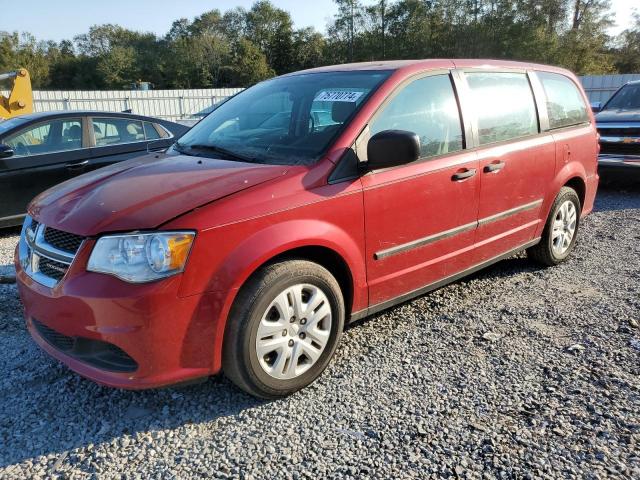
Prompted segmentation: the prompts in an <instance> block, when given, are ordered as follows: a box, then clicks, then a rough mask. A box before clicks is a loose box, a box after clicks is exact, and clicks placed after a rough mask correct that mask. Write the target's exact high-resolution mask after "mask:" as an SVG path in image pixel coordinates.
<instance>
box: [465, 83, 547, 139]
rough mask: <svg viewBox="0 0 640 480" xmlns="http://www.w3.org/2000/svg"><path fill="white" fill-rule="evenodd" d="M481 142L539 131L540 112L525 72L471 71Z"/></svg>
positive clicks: (473, 97)
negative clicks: (537, 110)
mask: <svg viewBox="0 0 640 480" xmlns="http://www.w3.org/2000/svg"><path fill="white" fill-rule="evenodd" d="M465 76H466V78H467V83H468V84H469V88H470V89H471V104H472V107H473V108H474V110H475V114H476V118H477V120H478V137H479V138H478V141H479V143H480V145H487V144H489V143H495V142H502V141H505V140H511V139H514V138H520V137H526V136H528V135H533V134H536V133H538V114H537V112H536V105H535V102H534V99H533V92H532V91H531V86H530V85H529V79H528V78H527V75H526V74H524V73H511V72H468V73H466V75H465Z"/></svg>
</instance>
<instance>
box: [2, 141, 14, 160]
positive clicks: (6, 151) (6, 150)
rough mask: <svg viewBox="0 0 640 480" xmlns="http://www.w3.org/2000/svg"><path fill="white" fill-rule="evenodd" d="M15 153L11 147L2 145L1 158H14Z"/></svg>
mask: <svg viewBox="0 0 640 480" xmlns="http://www.w3.org/2000/svg"><path fill="white" fill-rule="evenodd" d="M13 153H14V152H13V148H11V147H10V146H9V145H5V144H4V143H2V144H0V158H9V157H13Z"/></svg>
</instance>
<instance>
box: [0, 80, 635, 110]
mask: <svg viewBox="0 0 640 480" xmlns="http://www.w3.org/2000/svg"><path fill="white" fill-rule="evenodd" d="M630 80H640V74H628V75H588V76H584V77H580V81H581V82H582V85H583V87H584V89H585V91H586V92H587V95H588V97H589V101H591V102H605V101H606V100H607V99H608V98H609V97H610V96H611V95H612V94H613V93H614V92H615V91H616V90H617V89H618V88H619V87H621V86H622V85H624V84H625V83H626V82H628V81H630ZM241 90H242V88H206V89H194V90H147V91H138V90H103V91H98V90H77V91H74V90H69V91H64V90H63V91H54V90H35V91H34V92H33V100H34V108H35V111H36V112H48V111H52V110H105V111H111V112H121V111H124V110H131V112H132V113H137V114H140V115H149V116H151V117H158V118H164V119H166V120H173V121H179V120H191V119H198V118H200V117H201V116H202V114H205V113H208V112H209V111H210V110H211V108H212V107H213V106H214V105H217V104H218V103H220V102H221V101H223V100H224V99H225V98H228V97H230V96H231V95H235V94H236V93H238V92H240V91H241ZM0 93H2V94H4V95H7V94H8V92H0Z"/></svg>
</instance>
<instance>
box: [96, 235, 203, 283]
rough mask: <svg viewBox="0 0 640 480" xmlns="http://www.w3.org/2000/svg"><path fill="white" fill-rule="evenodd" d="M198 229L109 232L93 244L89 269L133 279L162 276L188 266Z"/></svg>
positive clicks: (126, 279) (141, 281)
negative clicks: (121, 233) (188, 258)
mask: <svg viewBox="0 0 640 480" xmlns="http://www.w3.org/2000/svg"><path fill="white" fill-rule="evenodd" d="M194 237H195V233H194V232H154V233H131V234H126V235H105V236H104V237H100V238H99V239H98V241H97V242H96V244H95V246H94V247H93V251H92V252H91V257H90V258H89V264H88V266H87V270H89V271H91V272H100V273H107V274H110V275H114V276H116V277H118V278H120V279H122V280H125V281H127V282H132V283H143V282H150V281H153V280H158V279H160V278H165V277H169V276H171V275H175V274H176V273H180V272H182V271H183V270H184V266H185V264H186V263H187V257H188V256H189V251H190V250H191V244H192V243H193V239H194Z"/></svg>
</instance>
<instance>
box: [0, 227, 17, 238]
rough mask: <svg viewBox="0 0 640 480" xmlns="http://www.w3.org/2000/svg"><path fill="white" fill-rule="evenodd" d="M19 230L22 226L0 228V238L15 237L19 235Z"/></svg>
mask: <svg viewBox="0 0 640 480" xmlns="http://www.w3.org/2000/svg"><path fill="white" fill-rule="evenodd" d="M20 230H22V227H7V228H0V238H5V237H15V236H16V235H20Z"/></svg>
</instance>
